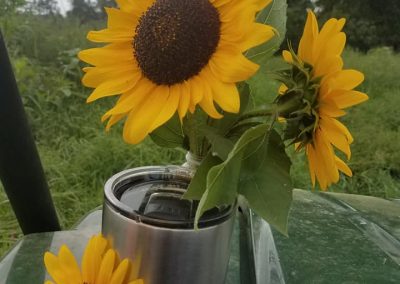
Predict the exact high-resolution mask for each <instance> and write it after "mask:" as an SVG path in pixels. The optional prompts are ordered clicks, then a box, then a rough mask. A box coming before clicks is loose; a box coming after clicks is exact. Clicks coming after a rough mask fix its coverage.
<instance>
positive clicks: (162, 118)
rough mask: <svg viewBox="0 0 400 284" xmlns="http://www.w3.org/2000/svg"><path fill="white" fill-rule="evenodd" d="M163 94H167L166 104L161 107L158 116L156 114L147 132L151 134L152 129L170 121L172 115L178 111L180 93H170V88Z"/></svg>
mask: <svg viewBox="0 0 400 284" xmlns="http://www.w3.org/2000/svg"><path fill="white" fill-rule="evenodd" d="M165 92H166V94H169V95H168V99H167V102H166V103H165V105H164V106H163V108H162V110H161V112H160V114H158V116H157V118H156V120H155V121H154V122H153V124H152V126H151V127H150V130H149V132H152V131H153V130H154V129H157V128H158V127H160V126H161V125H163V124H164V123H166V122H167V121H168V120H170V118H171V117H172V116H173V115H174V113H175V112H176V110H177V109H178V104H179V100H180V92H171V87H170V89H169V90H166V91H165Z"/></svg>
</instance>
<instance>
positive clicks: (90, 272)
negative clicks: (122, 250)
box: [44, 235, 143, 284]
mask: <svg viewBox="0 0 400 284" xmlns="http://www.w3.org/2000/svg"><path fill="white" fill-rule="evenodd" d="M107 246H108V242H107V240H106V239H105V238H103V237H102V236H100V235H99V236H94V237H92V238H91V239H90V240H89V243H88V245H87V247H86V249H85V252H84V254H83V258H82V270H81V269H79V266H78V263H77V262H76V259H75V257H74V255H73V254H72V253H71V251H70V250H69V249H68V247H67V246H66V245H63V246H61V248H60V250H59V252H58V256H55V255H54V254H52V253H50V252H46V253H45V255H44V263H45V265H46V268H47V271H48V273H49V274H50V276H51V277H52V278H53V280H54V282H52V281H46V282H45V284H54V283H55V284H72V283H73V284H126V283H128V284H143V280H140V279H139V280H134V281H130V282H129V281H127V277H128V276H127V274H128V271H129V265H130V262H129V260H128V259H124V260H123V261H121V262H119V261H118V256H117V253H116V252H115V251H114V250H113V249H107Z"/></svg>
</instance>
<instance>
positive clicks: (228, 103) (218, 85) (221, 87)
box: [203, 68, 240, 113]
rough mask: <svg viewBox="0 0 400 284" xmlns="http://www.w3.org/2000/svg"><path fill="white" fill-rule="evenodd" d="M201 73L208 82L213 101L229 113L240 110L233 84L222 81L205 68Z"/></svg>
mask: <svg viewBox="0 0 400 284" xmlns="http://www.w3.org/2000/svg"><path fill="white" fill-rule="evenodd" d="M203 75H204V76H205V78H206V79H207V81H209V82H210V87H211V91H212V96H213V99H214V101H215V102H216V103H217V104H218V105H219V106H220V107H221V108H222V109H223V110H224V111H227V112H230V113H238V112H239V110H240V96H239V92H238V89H237V87H236V85H235V84H229V83H224V82H221V81H219V80H218V78H215V76H214V75H213V74H212V73H211V71H209V69H208V68H206V69H205V70H204V72H203Z"/></svg>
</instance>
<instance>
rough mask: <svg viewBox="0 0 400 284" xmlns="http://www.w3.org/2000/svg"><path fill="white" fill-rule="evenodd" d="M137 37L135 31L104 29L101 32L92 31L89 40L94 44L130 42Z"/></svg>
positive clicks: (88, 36)
mask: <svg viewBox="0 0 400 284" xmlns="http://www.w3.org/2000/svg"><path fill="white" fill-rule="evenodd" d="M134 36H135V30H134V29H104V30H100V31H90V32H89V33H88V35H87V39H88V40H90V41H92V42H119V43H122V42H129V43H131V42H132V40H133V38H134Z"/></svg>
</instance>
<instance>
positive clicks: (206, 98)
mask: <svg viewBox="0 0 400 284" xmlns="http://www.w3.org/2000/svg"><path fill="white" fill-rule="evenodd" d="M201 83H202V85H203V90H204V94H203V99H202V100H201V102H200V103H199V105H200V106H201V108H202V109H203V110H204V111H205V112H206V113H207V114H208V115H209V116H211V117H212V118H215V119H219V118H222V115H221V114H220V113H219V112H218V111H217V109H216V108H215V105H214V101H213V98H212V93H211V92H212V91H211V88H210V86H209V85H208V84H207V82H206V81H203V82H201Z"/></svg>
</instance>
